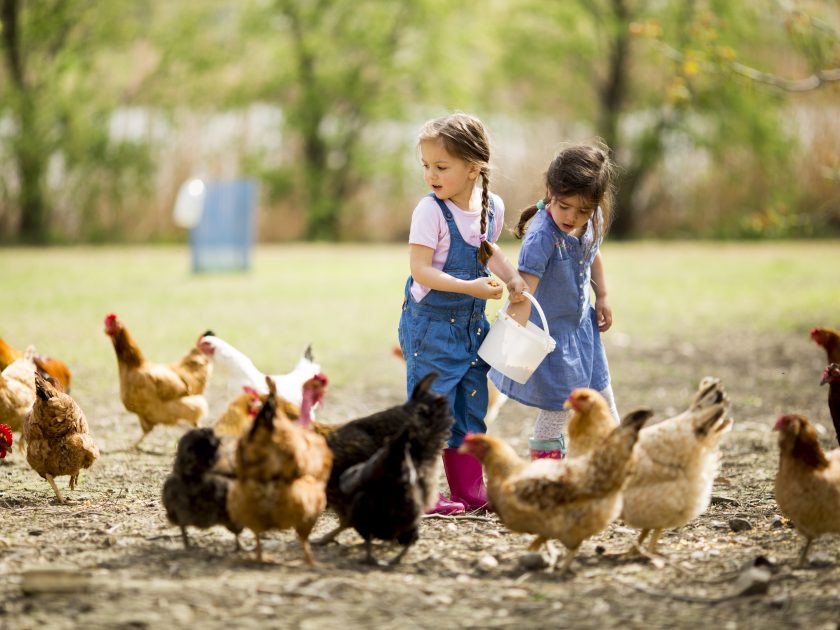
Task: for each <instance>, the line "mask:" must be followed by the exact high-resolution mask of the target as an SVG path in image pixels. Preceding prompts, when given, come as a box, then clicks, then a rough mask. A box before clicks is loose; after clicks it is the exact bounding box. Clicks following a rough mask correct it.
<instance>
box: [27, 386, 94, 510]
mask: <svg viewBox="0 0 840 630" xmlns="http://www.w3.org/2000/svg"><path fill="white" fill-rule="evenodd" d="M35 390H36V393H37V397H36V398H35V404H34V405H33V406H32V411H31V412H30V413H29V415H27V416H26V420H25V421H24V424H23V434H24V437H25V438H26V440H27V445H26V461H28V462H29V465H30V466H32V468H33V470H34V471H35V472H37V473H38V474H39V475H41V476H42V477H43V478H44V479H46V480H47V481H48V482H49V484H50V486H52V489H53V491H54V492H55V496H56V498H57V499H58V502H59V503H64V502H65V499H64V497H63V496H61V492H60V491H59V490H58V486H57V485H56V484H55V477H59V476H61V475H70V489H71V490H73V489H74V488H75V487H76V483H78V480H79V471H80V470H81V469H82V468H90V466H91V464H93V462H94V461H95V460H96V458H97V457H99V448H97V446H96V444H95V443H94V441H93V438H92V437H91V435H90V433H89V431H88V424H87V420H86V419H85V414H84V413H83V412H82V410H81V408H80V407H79V405H78V404H76V401H75V400H73V399H72V398H71V397H70V396H69V395H68V394H65V393H64V392H61V391H59V390H58V389H57V388H56V387H55V386H54V384H53V383H50V382H49V381H47V380H46V379H45V378H44V377H43V376H41V375H40V374H38V373H36V374H35Z"/></svg>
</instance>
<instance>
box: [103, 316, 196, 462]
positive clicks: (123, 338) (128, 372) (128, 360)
mask: <svg viewBox="0 0 840 630" xmlns="http://www.w3.org/2000/svg"><path fill="white" fill-rule="evenodd" d="M105 333H106V334H107V335H108V336H109V337H111V341H112V343H113V344H114V351H115V352H116V355H117V365H118V368H119V377H120V397H121V398H122V402H123V405H124V406H125V408H126V409H127V410H128V411H131V412H133V413H136V414H137V416H138V419H139V421H140V428H141V429H142V430H143V435H142V436H140V438H139V439H138V440H137V442H135V443H134V448H137V447H138V446H139V444H140V442H142V441H143V439H144V438H145V437H146V436H147V435H148V434H149V431H151V430H152V428H153V427H154V426H155V425H158V424H164V425H173V424H176V423H177V422H178V421H179V420H183V421H186V422H188V423H189V424H191V425H192V426H194V427H195V426H198V422H199V421H200V420H201V419H202V418H204V416H206V415H207V401H206V400H205V399H204V396H202V395H201V394H202V393H203V391H204V387H205V385H206V384H207V379H208V377H209V374H210V369H211V367H210V362H209V361H208V359H207V357H205V356H204V354H203V353H202V352H201V350H200V349H198V348H197V347H194V348H192V349H191V350H190V351H189V352H188V353H187V354H186V355H184V357H182V358H181V360H180V361H178V362H176V363H172V364H169V365H164V364H162V363H151V362H149V361H146V359H145V357H144V356H143V353H142V351H141V350H140V348H139V347H138V346H137V344H136V343H135V341H134V339H133V338H132V337H131V335H130V334H129V332H128V329H127V328H126V327H125V325H124V324H123V323H122V322H121V321H120V320H119V319H118V318H117V316H116V315H114V314H110V315H108V316H107V317H106V318H105Z"/></svg>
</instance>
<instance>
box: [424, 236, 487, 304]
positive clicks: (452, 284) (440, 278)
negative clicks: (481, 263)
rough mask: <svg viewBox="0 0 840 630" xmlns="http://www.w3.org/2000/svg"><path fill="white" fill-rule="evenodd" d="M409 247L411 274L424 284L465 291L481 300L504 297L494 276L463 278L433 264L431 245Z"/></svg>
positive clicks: (445, 289) (430, 286)
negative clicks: (436, 267) (472, 278)
mask: <svg viewBox="0 0 840 630" xmlns="http://www.w3.org/2000/svg"><path fill="white" fill-rule="evenodd" d="M409 249H410V255H409V261H410V265H411V276H412V277H413V278H414V279H415V280H416V281H417V282H419V283H420V284H422V285H423V286H426V287H429V288H430V289H434V290H436V291H451V292H452V293H465V294H467V295H471V296H473V297H476V298H478V299H480V300H498V299H499V298H500V297H502V287H501V285H500V284H499V283H498V282H496V281H495V280H493V279H492V278H484V277H482V278H476V279H475V280H461V279H460V278H456V277H454V276H450V275H449V274H448V273H444V272H443V271H441V270H440V269H435V268H434V267H433V266H432V256H433V255H434V253H435V250H433V249H432V248H431V247H426V246H425V245H409Z"/></svg>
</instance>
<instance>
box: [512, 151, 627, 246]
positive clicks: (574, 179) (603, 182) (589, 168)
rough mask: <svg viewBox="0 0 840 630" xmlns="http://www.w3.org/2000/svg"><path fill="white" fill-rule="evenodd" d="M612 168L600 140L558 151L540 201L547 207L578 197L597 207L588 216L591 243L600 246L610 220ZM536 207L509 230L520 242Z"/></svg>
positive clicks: (612, 165) (525, 210)
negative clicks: (590, 226)
mask: <svg viewBox="0 0 840 630" xmlns="http://www.w3.org/2000/svg"><path fill="white" fill-rule="evenodd" d="M614 180H615V165H614V164H613V162H612V160H611V159H610V150H609V147H607V145H606V144H604V142H603V141H601V140H600V139H598V140H596V141H595V142H594V143H593V144H573V145H569V146H567V147H564V148H563V149H561V151H560V153H558V154H557V155H556V156H555V158H554V159H553V160H552V161H551V164H549V165H548V171H547V172H546V174H545V187H546V195H545V198H544V199H541V200H540V201H541V202H542V203H543V204H546V205H548V203H550V201H551V200H552V199H553V198H555V197H567V196H570V195H579V196H580V197H581V198H582V199H585V200H587V201H589V202H591V203H592V204H593V205H594V206H596V207H600V210H601V211H600V212H595V213H594V214H593V215H592V227H593V232H594V239H593V242H594V243H598V242H600V241H601V240H602V239H603V238H604V236H605V235H606V233H607V230H609V227H610V224H611V223H612V220H613V216H614V208H613V203H614V197H615V181H614ZM537 210H538V208H537V205H536V204H534V205H532V206H528V207H527V208H525V209H523V210H522V213H521V214H520V215H519V222H518V223H517V224H516V227H515V228H514V229H513V235H514V236H515V237H516V238H522V236H523V235H524V234H525V229H526V227H527V225H528V222H529V221H530V220H531V219H532V218H533V216H534V215H535V214H536V213H537Z"/></svg>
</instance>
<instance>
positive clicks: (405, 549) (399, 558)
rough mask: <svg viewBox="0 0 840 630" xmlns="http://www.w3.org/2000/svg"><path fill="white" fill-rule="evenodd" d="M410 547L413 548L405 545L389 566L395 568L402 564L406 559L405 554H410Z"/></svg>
mask: <svg viewBox="0 0 840 630" xmlns="http://www.w3.org/2000/svg"><path fill="white" fill-rule="evenodd" d="M409 547H411V545H403V547H402V549H400V552H399V553H398V554H397V555H396V556H394V557H393V558H391V561H390V562H389V563H388V566H392V567H395V566H397V565H398V564H399V563H400V562H402V559H403V558H405V554H407V553H408V548H409Z"/></svg>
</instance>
